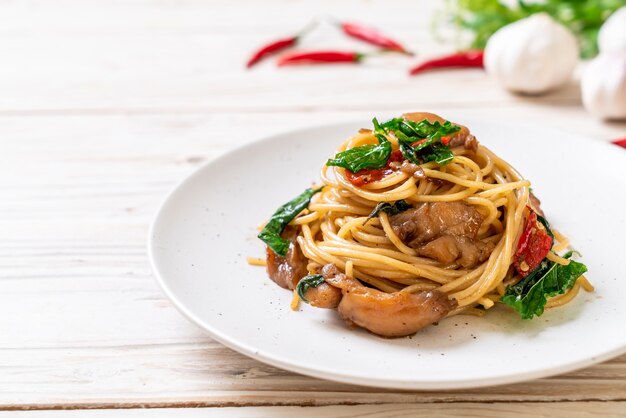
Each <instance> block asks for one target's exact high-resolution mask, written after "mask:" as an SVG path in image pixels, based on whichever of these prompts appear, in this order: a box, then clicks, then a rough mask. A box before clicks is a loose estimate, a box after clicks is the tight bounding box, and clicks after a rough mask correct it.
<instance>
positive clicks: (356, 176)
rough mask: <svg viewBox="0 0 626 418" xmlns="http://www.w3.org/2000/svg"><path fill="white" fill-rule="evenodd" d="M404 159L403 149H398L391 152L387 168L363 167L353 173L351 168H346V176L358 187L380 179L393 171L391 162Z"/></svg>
mask: <svg viewBox="0 0 626 418" xmlns="http://www.w3.org/2000/svg"><path fill="white" fill-rule="evenodd" d="M400 161H404V156H403V155H402V151H400V150H397V151H394V152H392V153H391V155H390V156H389V160H388V161H387V166H386V167H385V168H379V169H367V168H365V169H363V170H359V171H357V172H356V173H352V172H351V171H350V170H346V178H347V179H348V180H349V181H350V183H352V184H354V185H355V186H357V187H361V186H363V185H364V184H367V183H371V182H373V181H378V180H380V179H382V178H383V177H385V176H386V175H389V174H391V173H393V170H392V169H391V163H393V162H400Z"/></svg>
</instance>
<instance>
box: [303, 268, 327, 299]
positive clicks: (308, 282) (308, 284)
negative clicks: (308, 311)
mask: <svg viewBox="0 0 626 418" xmlns="http://www.w3.org/2000/svg"><path fill="white" fill-rule="evenodd" d="M322 283H324V276H322V275H321V274H310V275H308V276H304V277H303V278H302V279H300V281H299V282H298V285H297V286H296V292H298V296H299V297H300V300H302V301H303V302H306V303H309V300H308V299H307V298H306V296H305V295H306V292H307V290H309V289H311V288H316V287H318V286H319V285H321V284H322Z"/></svg>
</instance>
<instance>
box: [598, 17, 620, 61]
mask: <svg viewBox="0 0 626 418" xmlns="http://www.w3.org/2000/svg"><path fill="white" fill-rule="evenodd" d="M598 48H599V49H600V52H609V51H626V6H624V7H622V8H621V9H617V10H616V11H615V12H613V14H612V15H611V16H609V18H608V19H607V20H606V22H604V24H603V25H602V27H601V28H600V32H598Z"/></svg>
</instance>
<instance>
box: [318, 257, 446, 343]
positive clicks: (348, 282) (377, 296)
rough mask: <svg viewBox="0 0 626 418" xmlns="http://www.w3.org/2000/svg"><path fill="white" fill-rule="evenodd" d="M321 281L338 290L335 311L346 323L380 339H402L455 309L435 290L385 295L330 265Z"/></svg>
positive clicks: (323, 272)
mask: <svg viewBox="0 0 626 418" xmlns="http://www.w3.org/2000/svg"><path fill="white" fill-rule="evenodd" d="M322 274H323V276H324V280H326V282H327V283H329V284H330V285H332V286H335V287H336V288H338V289H341V293H342V298H341V302H339V306H338V307H337V310H338V311H339V314H341V316H342V317H343V318H344V319H345V320H346V321H347V322H348V323H349V324H353V325H357V326H359V327H362V328H365V329H367V330H368V331H371V332H373V333H374V334H378V335H381V336H383V337H404V336H407V335H412V334H415V333H416V332H418V331H419V330H421V329H423V328H425V327H427V326H428V325H431V324H433V323H435V322H437V321H439V320H441V319H442V318H444V317H445V316H446V315H447V314H448V313H449V312H450V311H451V310H452V309H454V308H455V307H456V306H457V303H456V301H455V300H453V299H452V300H451V299H448V296H447V295H445V294H444V293H441V292H439V291H437V290H431V291H425V292H420V293H415V294H412V293H404V292H395V293H385V292H382V291H380V290H377V289H373V288H369V287H366V286H363V285H362V284H361V283H360V282H359V281H358V280H356V279H350V278H348V277H347V276H346V275H345V274H343V273H341V272H340V271H339V269H337V267H336V266H334V265H333V264H328V265H326V266H324V268H323V269H322Z"/></svg>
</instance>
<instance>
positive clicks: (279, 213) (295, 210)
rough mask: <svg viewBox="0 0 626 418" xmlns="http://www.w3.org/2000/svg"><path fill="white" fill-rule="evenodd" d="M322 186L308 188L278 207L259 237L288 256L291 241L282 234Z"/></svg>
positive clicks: (275, 250)
mask: <svg viewBox="0 0 626 418" xmlns="http://www.w3.org/2000/svg"><path fill="white" fill-rule="evenodd" d="M322 188H323V186H322V187H320V188H319V189H310V188H309V189H306V190H305V191H304V192H303V193H302V194H300V195H299V196H297V197H296V198H294V199H292V200H290V201H289V202H287V203H285V204H284V205H282V206H281V207H279V208H278V209H276V212H274V214H273V215H272V216H271V218H270V220H269V221H268V222H267V224H266V225H265V227H264V228H263V230H262V231H261V233H260V234H259V235H258V238H259V239H260V240H261V241H263V242H264V243H266V244H267V246H268V247H270V248H271V249H272V251H274V252H275V253H276V254H278V255H280V256H282V257H284V256H286V255H287V251H288V250H289V241H288V240H286V239H284V238H283V237H281V236H280V234H281V233H282V232H283V230H284V229H285V227H286V226H287V224H289V222H291V221H292V220H293V218H295V217H296V216H298V214H299V213H300V212H302V211H303V210H304V209H306V208H307V207H308V206H309V203H310V202H311V198H312V197H313V195H314V194H316V193H318V192H320V191H321V190H322Z"/></svg>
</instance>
